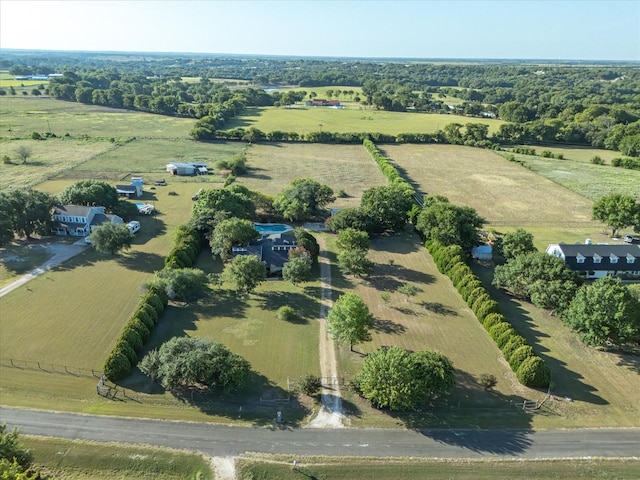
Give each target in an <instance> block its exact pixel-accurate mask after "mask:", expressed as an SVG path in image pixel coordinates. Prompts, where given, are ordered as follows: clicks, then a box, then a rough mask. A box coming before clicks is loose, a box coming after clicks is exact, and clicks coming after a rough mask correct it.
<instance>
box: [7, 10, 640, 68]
mask: <svg viewBox="0 0 640 480" xmlns="http://www.w3.org/2000/svg"><path fill="white" fill-rule="evenodd" d="M0 48H1V49H2V50H41V51H77V52H118V53H149V54H150V53H166V54H168V53H174V54H177V53H184V54H206V55H245V56H277V57H297V58H362V59H368V58H371V59H432V60H438V59H446V60H453V59H458V60H549V61H562V60H564V61H577V62H580V61H599V62H606V61H612V62H619V61H622V62H624V61H632V62H635V61H640V1H637V0H612V1H602V0H592V1H567V0H557V1H544V0H537V1H533V0H531V1H529V0H525V1H511V2H509V1H495V0H491V1H487V0H478V1H467V0H464V1H463V0H459V1H458V0H454V1H439V0H438V1H436V0H433V1H396V2H393V1H387V0H379V1H357V0H356V1H352V0H350V1H315V0H308V1H290V0H287V1H285V0H281V1H273V0H265V1H248V0H237V1H229V0H217V1H183V2H177V1H173V0H171V1H170V0H166V1H153V2H152V1H141V0H132V1H120V0H112V1H103V0H95V1H84V2H79V1H69V0H50V1H17V0H2V1H1V2H0Z"/></svg>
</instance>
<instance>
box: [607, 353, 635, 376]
mask: <svg viewBox="0 0 640 480" xmlns="http://www.w3.org/2000/svg"><path fill="white" fill-rule="evenodd" d="M611 354H612V355H615V356H616V358H617V363H616V365H618V366H620V367H624V368H627V369H629V370H631V371H632V372H635V373H639V374H640V353H635V354H631V353H619V352H614V353H611Z"/></svg>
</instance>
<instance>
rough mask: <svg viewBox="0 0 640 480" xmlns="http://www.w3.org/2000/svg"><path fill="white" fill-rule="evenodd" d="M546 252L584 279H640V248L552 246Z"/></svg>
mask: <svg viewBox="0 0 640 480" xmlns="http://www.w3.org/2000/svg"><path fill="white" fill-rule="evenodd" d="M546 253H547V254H548V255H553V256H555V257H558V258H560V259H562V260H563V261H564V263H565V264H566V265H567V266H568V267H569V268H570V269H571V270H573V271H574V272H577V273H578V275H580V277H581V278H584V279H593V278H601V277H605V276H607V275H610V276H613V277H620V278H623V279H629V280H640V246H638V245H608V244H596V245H593V244H590V243H585V244H566V243H552V244H550V245H549V246H548V247H547V250H546Z"/></svg>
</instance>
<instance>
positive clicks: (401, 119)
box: [226, 103, 504, 135]
mask: <svg viewBox="0 0 640 480" xmlns="http://www.w3.org/2000/svg"><path fill="white" fill-rule="evenodd" d="M449 123H460V124H462V125H465V124H467V123H484V124H486V125H489V133H494V132H497V131H498V129H499V128H500V125H501V124H502V123H504V122H503V121H502V120H491V119H485V118H471V117H463V116H459V115H440V114H435V113H433V114H432V113H411V112H388V111H385V110H375V109H373V108H365V107H363V106H362V105H355V104H348V103H347V104H346V105H345V108H342V109H339V108H330V107H307V106H304V104H301V105H296V106H294V107H292V108H284V107H250V108H246V109H245V111H244V112H243V115H238V116H237V117H235V118H234V119H232V120H231V121H229V122H228V123H227V124H226V127H227V128H229V129H230V128H235V127H245V128H246V127H255V128H257V129H259V130H262V131H263V132H272V131H276V130H280V131H284V132H298V133H300V134H303V133H309V132H320V131H325V132H375V133H386V134H389V135H397V134H399V133H435V132H436V131H438V130H441V129H443V128H444V126H445V125H447V124H449Z"/></svg>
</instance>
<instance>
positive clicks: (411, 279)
mask: <svg viewBox="0 0 640 480" xmlns="http://www.w3.org/2000/svg"><path fill="white" fill-rule="evenodd" d="M434 280H435V278H434V276H433V275H430V274H428V273H425V272H420V271H418V270H412V269H409V268H406V267H403V266H402V265H395V264H394V265H390V264H387V265H385V264H377V265H375V267H374V268H373V271H372V272H371V274H370V275H369V276H368V277H367V281H368V282H369V284H370V285H371V286H372V287H373V288H376V289H378V290H387V291H395V290H397V289H398V288H399V287H401V286H402V285H404V284H405V283H413V284H417V285H421V284H422V285H427V284H430V283H433V282H434Z"/></svg>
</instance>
